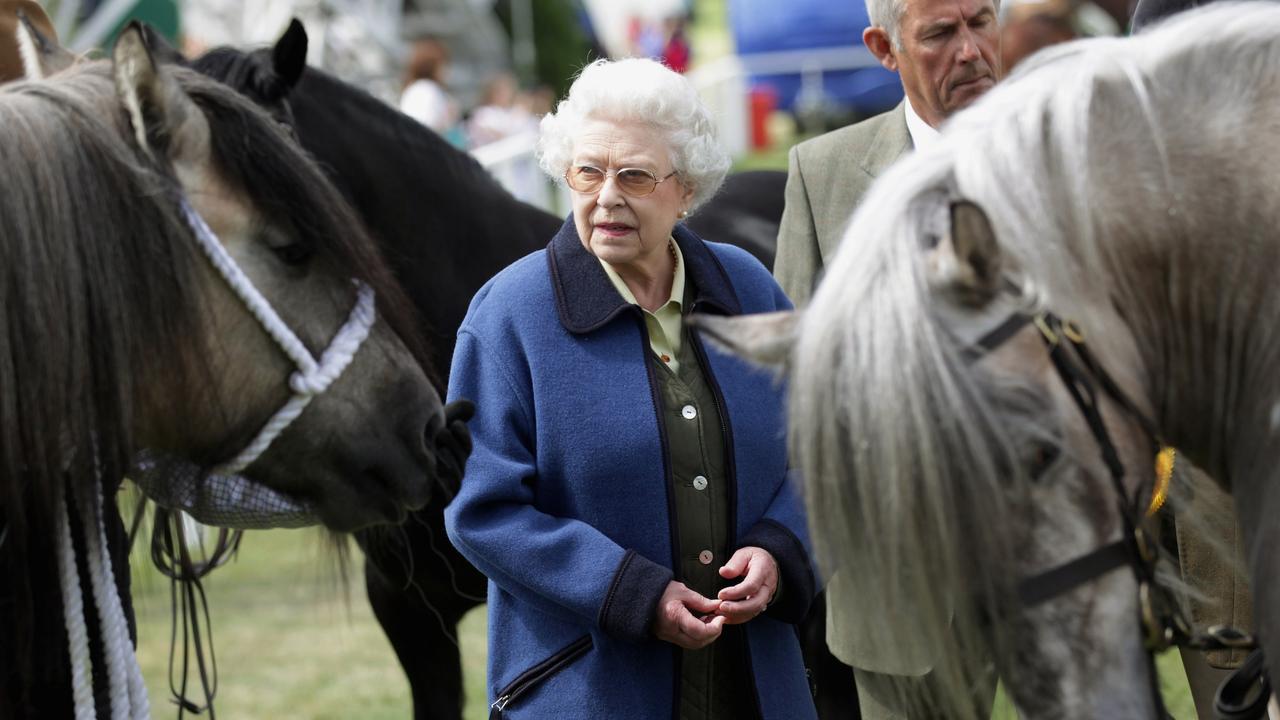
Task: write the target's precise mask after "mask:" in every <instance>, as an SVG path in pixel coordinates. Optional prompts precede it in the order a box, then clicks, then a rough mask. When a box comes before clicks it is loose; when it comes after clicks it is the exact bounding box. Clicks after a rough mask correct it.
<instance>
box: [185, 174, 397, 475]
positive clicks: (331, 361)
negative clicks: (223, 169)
mask: <svg viewBox="0 0 1280 720" xmlns="http://www.w3.org/2000/svg"><path fill="white" fill-rule="evenodd" d="M182 212H183V215H185V216H186V220H187V224H188V225H190V226H191V229H192V230H193V231H194V232H195V237H196V242H197V243H199V245H200V249H201V250H202V251H204V254H205V256H206V257H208V258H209V261H210V262H212V263H213V267H214V268H215V269H216V270H217V271H218V274H220V275H222V277H223V279H224V280H226V281H227V284H228V285H230V286H231V290H232V291H233V292H235V294H236V295H238V296H239V297H240V299H241V300H242V301H244V304H245V306H246V307H247V308H248V309H249V312H250V313H251V314H252V315H253V316H254V317H255V318H257V319H258V322H259V323H260V324H261V325H262V327H263V329H264V330H266V331H267V334H268V335H270V336H271V337H272V339H274V340H275V341H276V344H277V345H279V346H280V349H281V350H283V351H284V354H285V355H288V356H289V358H290V359H291V360H293V363H294V365H296V366H297V368H298V371H297V372H295V373H294V374H293V375H291V376H290V377H289V388H290V389H291V390H292V391H293V397H291V398H290V399H289V400H288V401H287V402H286V403H285V404H284V407H282V408H280V410H278V411H277V412H276V414H275V415H273V416H271V419H270V420H268V421H267V423H266V424H265V425H263V426H262V429H261V430H259V431H258V435H257V437H255V438H254V439H253V440H252V441H251V442H250V443H249V445H248V446H247V447H246V448H245V449H244V450H242V451H240V453H239V454H238V455H236V456H235V457H233V458H232V459H230V460H228V461H227V462H225V463H223V464H221V465H219V466H218V467H216V468H214V469H213V472H215V473H217V474H222V475H234V474H235V473H238V472H240V471H242V470H244V469H245V468H247V467H249V466H250V465H251V464H253V461H255V460H257V459H258V457H259V456H261V455H262V453H264V452H266V450H267V448H268V447H270V445H271V443H272V442H273V441H274V440H275V439H276V438H277V437H279V436H280V433H282V432H284V430H285V428H287V427H289V425H290V424H292V423H293V421H294V420H297V419H298V416H299V415H301V414H302V411H303V410H304V409H306V407H307V405H308V404H309V403H310V402H311V400H312V398H314V397H315V396H317V395H319V394H321V393H323V392H324V391H325V390H327V389H328V388H329V386H330V385H332V384H333V381H334V380H337V379H338V378H339V377H340V376H341V375H342V371H343V370H346V368H347V365H350V364H351V360H352V358H354V357H355V354H356V352H357V351H358V350H359V349H360V345H361V344H362V343H364V341H365V338H367V337H369V329H370V328H372V327H373V323H374V321H375V320H376V319H377V315H376V312H375V311H374V307H373V290H372V289H371V288H370V287H369V286H368V285H366V284H364V283H363V282H360V281H359V280H355V281H354V282H355V285H356V304H355V307H354V308H352V309H351V316H350V317H349V318H348V319H347V322H346V323H345V324H344V325H343V326H342V327H341V328H340V329H339V330H338V333H337V335H335V336H334V337H333V341H332V342H331V343H330V344H329V348H328V349H327V350H325V351H324V353H322V354H321V356H320V360H319V362H317V361H316V359H315V358H314V357H313V356H312V355H311V351H310V350H307V347H306V346H305V345H303V344H302V341H301V340H299V339H298V336H297V335H295V334H294V332H293V331H292V330H290V329H289V326H288V325H286V324H285V323H284V321H283V320H281V319H280V316H279V315H278V314H277V313H276V311H275V309H274V308H272V307H271V303H269V302H267V299H266V298H264V297H263V296H262V293H260V292H258V289H257V288H256V287H254V286H253V283H252V282H251V281H250V280H249V277H248V276H247V275H245V274H244V271H243V270H241V269H240V266H239V265H237V264H236V261H235V260H233V259H232V257H231V255H230V254H229V253H228V252H227V250H226V248H224V247H223V246H222V243H221V242H219V241H218V237H217V235H214V233H213V230H211V229H210V228H209V226H208V224H206V223H205V221H204V218H202V217H200V215H199V213H197V212H196V211H195V208H193V207H191V203H189V202H188V201H187V199H186V198H185V197H184V198H183V199H182Z"/></svg>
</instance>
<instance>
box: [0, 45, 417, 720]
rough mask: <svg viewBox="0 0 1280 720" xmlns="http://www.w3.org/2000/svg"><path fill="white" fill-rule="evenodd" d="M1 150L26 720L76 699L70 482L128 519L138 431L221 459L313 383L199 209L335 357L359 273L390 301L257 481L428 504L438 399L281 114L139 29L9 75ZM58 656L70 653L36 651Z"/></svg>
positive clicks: (97, 506) (5, 472)
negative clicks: (79, 61)
mask: <svg viewBox="0 0 1280 720" xmlns="http://www.w3.org/2000/svg"><path fill="white" fill-rule="evenodd" d="M0 167H3V168H4V172H3V173H2V174H0V297H3V298H4V301H3V310H0V572H3V578H4V579H3V583H2V584H0V588H2V590H0V605H2V606H3V608H4V612H3V614H2V615H0V618H2V619H0V697H2V698H4V703H5V705H6V707H9V706H10V703H11V704H12V707H13V708H14V712H15V713H16V714H17V715H26V714H29V713H28V712H27V711H28V710H32V708H34V707H36V705H35V703H37V702H39V701H40V698H61V700H59V701H58V702H59V703H63V702H66V698H67V697H69V693H68V692H66V687H65V685H66V683H67V677H68V673H66V672H64V671H65V669H66V667H67V662H68V660H67V655H66V649H65V648H66V643H65V637H66V635H65V630H64V629H63V628H62V620H61V616H60V614H59V612H58V609H57V608H58V607H59V606H60V604H61V603H60V601H59V599H58V581H57V579H56V575H55V573H54V572H53V571H52V568H53V567H54V566H55V563H54V560H53V555H54V551H53V547H54V537H55V531H56V529H57V518H58V517H59V516H60V514H61V513H62V512H63V510H62V509H61V508H62V502H63V499H64V498H65V499H66V500H67V501H69V502H70V504H71V505H72V506H73V507H76V506H78V508H79V509H78V510H73V512H76V513H81V514H83V512H85V511H87V512H89V513H90V515H94V514H96V515H98V517H99V518H101V516H102V515H103V514H106V513H107V512H108V510H107V508H111V509H110V512H112V513H113V512H114V499H113V494H114V491H115V489H116V487H117V486H118V484H119V481H120V479H121V477H122V476H123V474H124V473H125V472H126V470H127V468H128V467H129V465H130V463H131V461H132V458H134V457H135V454H136V452H137V451H138V450H139V449H141V448H144V447H145V448H151V449H155V450H159V451H163V452H166V453H169V454H172V455H177V456H181V457H185V458H188V459H190V460H192V461H194V462H195V463H198V464H200V465H202V466H206V467H211V466H216V465H218V464H220V463H223V462H225V461H226V460H227V459H228V458H230V457H232V456H234V455H236V454H237V453H238V452H239V451H241V450H242V449H243V448H244V447H245V446H246V445H247V444H248V443H249V442H250V440H251V439H253V438H255V437H256V436H258V435H259V431H260V430H262V429H263V427H264V424H266V423H267V422H268V420H269V419H270V418H272V417H273V415H275V414H276V413H277V411H279V410H280V409H281V408H282V407H283V406H284V405H285V404H286V403H287V402H290V401H291V398H296V397H301V396H304V395H308V393H310V392H312V391H314V389H315V387H316V386H317V383H318V377H317V376H316V375H315V374H314V373H311V372H301V371H299V372H295V371H297V370H299V368H298V360H297V356H296V353H295V355H293V356H291V355H288V354H286V353H285V352H284V351H282V349H281V346H282V344H283V342H282V341H281V340H280V339H279V337H273V336H270V335H268V333H267V332H266V331H265V330H264V323H263V322H260V320H259V318H260V317H261V316H262V315H263V312H264V311H263V309H262V308H263V307H264V305H262V304H259V305H258V307H257V309H256V310H253V311H251V310H250V309H249V307H248V305H247V303H246V301H245V300H242V296H243V295H244V293H245V292H248V291H243V292H233V290H232V289H231V285H230V284H229V282H228V281H227V280H224V274H226V273H231V271H225V272H219V271H215V269H214V265H213V263H211V262H210V261H209V260H208V259H207V258H206V257H205V255H204V253H202V251H201V249H200V245H198V244H197V239H198V233H197V231H196V229H195V228H196V227H198V225H199V223H198V222H197V221H195V220H194V219H193V217H192V216H191V215H190V214H189V213H188V208H190V209H194V211H195V212H196V213H198V215H199V216H200V217H201V218H203V221H204V222H205V223H207V226H208V227H209V228H211V229H212V231H213V233H214V235H215V236H216V237H215V238H214V240H215V244H217V245H220V248H221V251H223V252H225V254H226V257H229V258H230V259H231V264H233V265H234V266H235V267H237V268H238V271H239V273H240V274H241V275H242V276H243V280H247V281H248V283H249V284H251V285H252V287H253V288H254V289H255V290H256V292H257V293H258V294H260V296H261V299H263V300H265V303H266V304H268V305H269V306H270V313H273V314H274V315H276V316H277V317H278V320H279V321H280V322H279V325H277V326H276V327H277V334H278V328H279V327H280V326H283V327H286V328H288V331H289V332H290V333H291V335H292V337H293V338H294V339H295V340H296V341H297V343H298V344H297V345H296V346H295V349H297V348H301V349H302V350H301V352H303V353H307V354H309V355H310V356H311V358H312V359H313V360H314V361H315V362H316V363H317V364H318V365H320V366H322V367H328V363H327V360H326V358H325V357H322V354H324V353H325V351H326V350H327V349H330V345H331V341H332V340H333V339H334V336H335V334H338V333H339V332H340V329H345V328H346V327H348V326H350V325H351V322H352V321H351V318H352V317H354V314H355V313H354V311H353V308H354V307H357V305H358V303H359V302H360V301H359V300H358V296H359V294H358V293H357V285H356V283H354V282H353V280H354V281H358V282H359V283H360V284H362V285H363V286H365V287H368V288H370V289H371V290H372V292H373V297H375V298H376V300H375V306H376V308H377V313H376V320H373V321H372V324H371V325H369V326H368V333H367V339H364V340H363V343H362V344H361V343H359V340H358V338H357V339H356V342H357V344H358V348H357V347H348V348H346V350H343V351H341V353H339V354H346V355H349V356H350V363H349V365H348V366H346V368H345V370H338V371H337V372H336V373H334V374H333V375H334V377H330V378H327V379H326V381H325V383H320V384H326V383H327V384H328V387H327V389H325V390H324V392H322V393H321V394H318V395H314V396H310V397H309V404H306V405H305V409H303V410H302V411H301V413H300V415H298V416H297V419H296V422H293V423H292V424H291V425H289V426H288V427H287V428H286V429H285V430H284V431H283V433H282V434H280V435H279V437H278V438H277V439H276V440H275V441H274V442H273V443H271V444H270V445H269V446H268V447H267V448H266V450H265V452H263V453H262V454H261V455H260V456H259V457H258V458H257V459H256V460H254V461H253V462H252V464H250V465H249V466H248V467H247V468H245V469H244V471H243V474H244V475H246V476H247V477H249V478H250V479H251V480H254V481H256V482H259V483H262V484H263V485H266V486H268V487H270V488H272V489H274V490H276V491H278V492H280V493H283V494H285V495H289V496H292V497H296V498H298V499H300V500H304V501H306V502H307V503H308V504H309V505H311V506H312V507H314V508H315V509H316V512H317V513H318V515H319V517H320V519H321V520H323V522H324V523H325V524H326V525H328V526H329V527H332V528H335V529H340V530H348V529H353V528H357V527H362V526H365V525H369V524H371V523H376V522H385V521H397V520H400V519H402V518H403V517H404V516H405V513H406V512H407V511H408V510H409V509H412V508H417V507H421V506H422V505H423V504H424V503H425V502H426V501H427V499H428V496H429V487H430V484H431V480H432V476H433V475H434V473H435V458H434V455H435V448H434V447H433V446H431V445H430V444H429V443H427V442H425V437H427V436H428V433H431V432H434V430H435V428H436V426H438V425H439V424H440V422H441V419H442V414H441V408H440V400H439V397H438V396H437V394H436V392H435V391H434V390H433V389H432V387H431V384H430V383H429V382H428V380H427V377H426V375H425V373H424V371H423V368H422V364H421V360H422V355H423V353H422V351H421V348H420V344H421V343H420V340H418V339H417V338H418V336H417V334H416V333H415V332H414V331H413V328H412V326H411V325H409V324H407V323H405V322H404V321H403V317H404V308H403V304H404V301H403V299H402V294H401V292H400V291H399V290H398V289H397V288H396V286H395V284H394V282H393V281H392V280H391V276H390V274H389V272H388V270H387V269H386V267H385V266H384V264H383V262H382V260H381V259H380V258H379V257H378V255H377V253H376V252H374V251H373V249H372V248H373V247H374V246H373V244H372V243H371V242H370V241H369V240H368V238H367V237H366V236H365V231H364V230H363V228H362V226H361V225H360V223H359V222H358V221H357V220H356V219H355V216H354V214H353V213H352V211H351V210H350V209H349V207H348V206H347V205H346V203H345V202H344V201H343V199H342V198H341V196H340V195H339V194H338V193H337V192H336V191H335V190H334V189H333V187H332V186H331V185H330V184H329V183H328V182H327V181H326V179H325V178H324V176H323V174H322V173H320V172H319V171H318V170H317V169H316V167H315V166H314V165H313V164H312V163H311V162H310V161H309V160H308V158H307V157H306V156H305V154H304V153H303V152H301V151H300V149H299V148H298V147H297V146H296V144H295V143H293V142H291V141H290V140H289V138H288V136H287V135H286V134H285V133H283V132H282V131H281V129H280V127H279V125H278V123H276V122H273V121H272V119H271V118H270V117H269V116H267V115H266V114H265V113H263V112H262V111H261V110H260V109H258V108H257V107H256V106H255V105H253V104H252V103H251V102H249V101H248V100H246V99H245V98H243V97H242V96H240V95H239V94H237V93H235V92H233V91H231V90H230V89H228V88H227V87H226V86H224V85H222V84H220V83H216V82H213V81H211V80H208V79H206V78H204V77H202V76H200V75H197V74H196V73H193V72H190V71H187V70H184V69H179V68H170V67H164V66H161V65H157V63H156V62H155V60H154V58H153V57H152V55H151V54H150V53H149V52H148V51H147V48H146V46H145V43H144V42H143V41H142V40H141V38H140V34H139V32H138V31H137V30H136V29H131V30H129V31H127V32H126V33H125V34H124V35H122V39H121V40H120V41H119V43H118V44H117V47H116V51H115V54H114V61H113V62H102V63H88V64H84V65H81V66H77V67H73V68H71V69H69V70H67V71H65V72H62V73H59V74H57V75H56V76H53V77H51V78H49V79H48V80H43V81H39V82H24V83H16V84H12V85H8V86H5V87H4V88H3V89H2V90H0ZM209 252H210V253H213V254H216V253H214V251H213V250H210V251H209ZM224 263H225V258H224ZM224 270H225V268H224ZM231 274H233V275H234V273H231ZM242 288H243V285H242ZM364 317H365V318H366V319H368V318H369V317H372V316H371V315H369V314H368V313H366V314H365V316H364ZM335 352H337V351H335ZM291 376H292V377H293V378H294V379H293V381H292V382H291V381H290V378H291ZM330 380H331V382H328V381H330ZM97 488H101V489H102V490H103V491H105V494H106V497H107V502H106V503H105V504H101V503H99V501H97V500H96V498H97V494H96V493H97ZM73 524H74V523H73ZM121 572H123V571H121ZM36 638H39V643H36V642H35V641H36ZM59 638H63V640H61V641H60V640H59ZM59 648H61V650H59ZM50 654H52V657H54V658H60V659H61V660H60V666H59V667H60V668H61V669H57V668H55V669H53V670H51V669H50V668H49V667H48V666H46V665H42V664H40V663H39V662H38V661H37V660H35V659H33V658H39V657H49V656H50ZM59 707H62V706H61V705H59ZM0 714H6V713H5V712H2V711H0ZM64 714H69V713H64Z"/></svg>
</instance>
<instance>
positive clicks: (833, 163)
mask: <svg viewBox="0 0 1280 720" xmlns="http://www.w3.org/2000/svg"><path fill="white" fill-rule="evenodd" d="M904 102H905V101H904ZM910 149H911V134H910V133H909V132H908V131H907V116H906V110H905V108H904V106H903V104H902V103H899V104H898V106H897V107H895V108H894V109H892V110H890V111H888V112H884V113H881V114H879V115H876V116H875V117H873V118H869V119H867V120H864V121H862V122H860V123H857V124H854V125H850V126H848V127H844V128H840V129H839V130H833V131H832V132H829V133H827V134H825V135H820V136H818V137H816V138H813V139H812V140H808V141H805V142H802V143H800V144H799V145H796V146H795V147H793V148H791V154H790V159H789V162H790V168H789V169H788V171H787V205H786V209H785V210H783V212H782V224H781V225H780V226H779V228H778V254H777V259H776V260H774V266H773V274H774V277H776V278H777V280H778V284H779V285H781V286H782V289H783V290H784V291H785V292H786V293H787V295H788V296H789V297H790V298H791V301H792V302H794V303H795V304H796V305H797V306H799V305H804V304H807V303H808V301H809V296H810V294H811V293H812V291H813V287H814V285H815V284H816V283H817V281H818V277H819V276H820V274H821V272H822V268H823V267H824V266H825V264H826V261H827V260H828V259H829V258H830V257H831V256H832V255H833V254H834V253H835V251H836V247H837V246H838V245H839V244H840V239H841V237H843V235H844V229H845V226H846V225H847V224H848V222H849V217H850V216H851V215H852V214H853V211H854V208H856V207H857V206H858V203H859V202H861V200H862V195H863V194H864V193H865V192H866V191H867V189H868V188H870V187H871V183H872V181H873V180H875V179H876V177H878V176H879V175H880V174H881V173H882V172H884V170H885V169H886V168H888V167H889V166H890V165H892V164H893V162H894V161H895V160H897V159H898V158H900V157H902V156H903V155H904V154H906V153H907V152H908V151H909V150H910Z"/></svg>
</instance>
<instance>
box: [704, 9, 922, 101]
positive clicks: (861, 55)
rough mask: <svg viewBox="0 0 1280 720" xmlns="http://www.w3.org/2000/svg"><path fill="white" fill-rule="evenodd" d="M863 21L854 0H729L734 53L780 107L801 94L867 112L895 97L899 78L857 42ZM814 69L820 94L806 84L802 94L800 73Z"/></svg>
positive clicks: (897, 97)
mask: <svg viewBox="0 0 1280 720" xmlns="http://www.w3.org/2000/svg"><path fill="white" fill-rule="evenodd" d="M868 24H869V23H868V21H867V10H866V7H865V6H864V4H863V3H862V2H861V1H860V0H840V1H839V2H832V0H729V26H730V30H731V32H732V33H733V38H734V41H735V43H736V45H737V52H738V55H739V57H740V58H741V59H742V61H743V63H744V64H745V65H746V66H747V68H748V69H750V70H751V71H752V81H753V82H755V83H758V84H762V85H767V86H770V87H772V88H773V90H774V91H775V92H776V93H777V99H778V107H779V108H780V109H783V110H791V109H794V108H795V106H796V101H797V99H798V98H801V99H803V100H804V101H806V102H814V101H816V100H820V101H821V102H823V103H824V104H826V105H828V106H831V107H834V108H836V109H839V110H843V111H845V112H852V113H857V114H859V115H873V114H875V113H878V112H880V111H882V110H887V109H888V108H890V107H893V106H894V105H896V104H897V103H898V102H899V101H900V100H902V85H901V83H900V82H899V81H898V76H897V75H896V74H895V73H892V72H890V71H888V70H885V69H884V68H883V67H881V66H880V65H879V63H877V62H876V61H875V58H874V57H873V56H872V55H871V53H870V52H869V51H867V49H866V47H864V46H863V44H862V31H863V30H864V29H865V28H866V27H867V25H868ZM780 53H781V54H780ZM819 69H821V70H820V72H821V78H822V82H821V85H820V87H821V89H822V95H823V97H822V98H813V97H812V96H813V94H814V91H815V90H816V87H819V86H817V85H816V83H815V82H811V83H810V85H809V87H808V88H807V89H805V90H803V92H804V93H807V94H808V95H809V96H810V97H808V98H804V96H803V95H802V86H803V76H804V75H805V74H806V72H807V73H808V74H810V76H811V77H816V73H817V72H818V71H819Z"/></svg>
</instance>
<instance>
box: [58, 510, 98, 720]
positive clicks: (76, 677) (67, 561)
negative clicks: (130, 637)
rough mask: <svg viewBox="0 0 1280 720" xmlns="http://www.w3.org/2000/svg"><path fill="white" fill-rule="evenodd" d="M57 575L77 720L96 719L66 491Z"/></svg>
mask: <svg viewBox="0 0 1280 720" xmlns="http://www.w3.org/2000/svg"><path fill="white" fill-rule="evenodd" d="M58 505H59V508H58V523H57V524H58V575H59V579H60V580H61V582H60V583H59V584H60V585H61V586H62V621H63V624H65V625H66V628H67V654H68V655H69V656H70V658H71V695H72V700H73V704H74V705H75V718H76V720H93V719H94V718H95V717H97V710H96V709H95V708H94V706H93V680H92V677H93V674H92V673H93V668H92V662H93V661H92V659H91V658H90V656H89V631H88V630H87V629H86V628H85V624H84V603H83V601H82V600H81V599H80V597H81V596H80V573H79V571H78V570H77V569H76V549H75V545H74V544H72V542H71V525H70V518H69V515H70V510H68V508H67V496H66V492H65V490H64V491H63V492H61V493H59V502H58Z"/></svg>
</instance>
